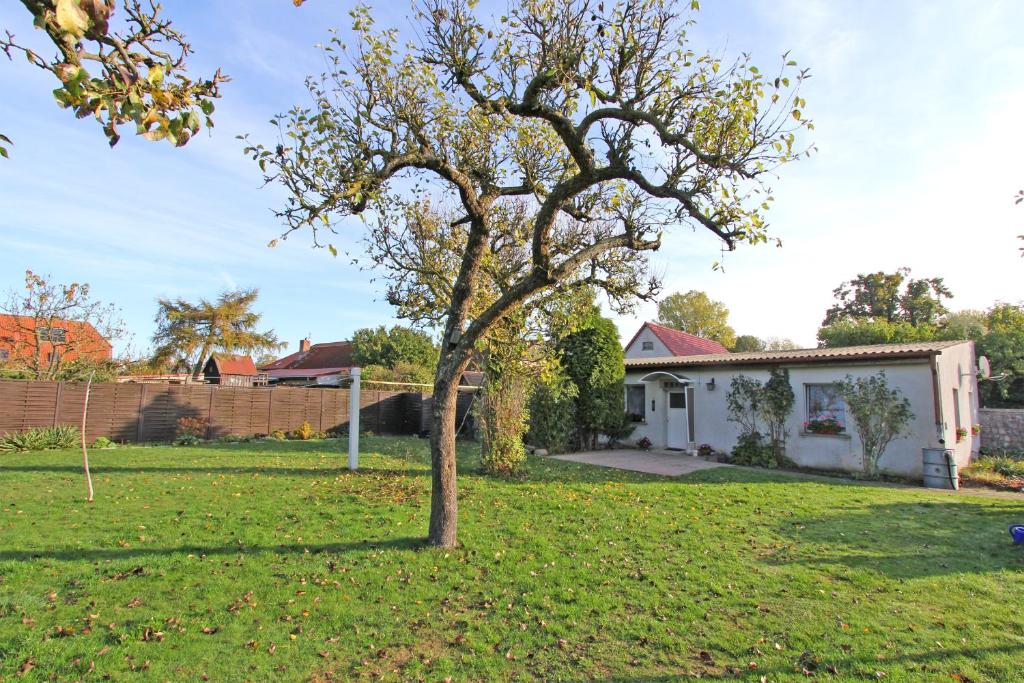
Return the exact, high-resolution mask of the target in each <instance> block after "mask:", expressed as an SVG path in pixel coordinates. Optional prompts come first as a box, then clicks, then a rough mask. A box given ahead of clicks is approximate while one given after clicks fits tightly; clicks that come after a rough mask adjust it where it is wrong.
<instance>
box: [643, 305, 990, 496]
mask: <svg viewBox="0 0 1024 683" xmlns="http://www.w3.org/2000/svg"><path fill="white" fill-rule="evenodd" d="M648 332H650V330H649V324H647V325H645V326H644V328H641V332H640V333H638V335H637V336H636V337H635V338H634V339H633V341H632V342H631V343H630V344H629V345H627V347H626V350H625V356H626V361H625V363H626V380H625V384H626V387H625V390H626V411H627V413H628V414H629V415H631V416H632V418H633V420H634V421H635V422H636V423H637V425H636V426H637V428H636V430H635V431H634V432H633V434H632V436H631V437H630V438H631V439H632V440H634V441H639V440H640V439H641V438H643V437H647V438H648V439H650V441H651V443H652V446H653V447H654V448H662V449H677V450H681V451H691V452H692V451H693V450H694V449H696V448H697V447H698V446H699V445H700V444H708V445H710V446H711V447H712V448H714V449H715V450H716V451H724V452H729V451H731V450H732V448H733V446H734V445H735V443H736V439H737V437H738V436H739V433H740V431H739V427H738V425H736V424H734V423H732V422H729V420H728V419H727V416H728V414H727V411H726V400H725V398H726V394H727V393H728V391H729V386H730V383H731V382H732V379H733V378H734V377H736V376H738V375H745V376H747V377H751V378H754V379H757V380H760V381H762V382H763V381H766V380H767V379H768V376H769V371H770V370H771V368H773V367H779V368H785V369H787V370H788V371H789V381H790V384H791V385H792V387H793V393H794V394H795V396H796V401H795V405H794V408H793V412H792V414H791V415H790V418H789V424H788V429H787V431H788V439H787V441H786V454H787V456H788V457H789V458H791V459H792V460H793V461H795V462H796V463H797V464H798V465H800V466H802V467H808V468H816V469H823V470H832V471H849V472H856V471H860V469H861V444H860V440H859V438H858V437H857V431H856V427H855V425H854V424H853V421H852V419H848V416H847V415H846V407H845V405H844V404H843V400H842V398H840V397H839V396H837V395H836V393H835V391H834V390H833V383H834V382H836V381H837V380H841V379H843V378H845V377H846V376H847V375H851V376H853V377H866V376H870V375H874V374H876V373H877V372H878V371H879V370H884V371H885V374H886V377H887V379H888V382H889V386H890V387H892V388H896V389H899V390H900V391H901V392H902V393H903V395H904V396H906V397H907V399H909V401H910V408H911V411H912V412H913V414H914V417H913V419H912V420H911V423H910V426H909V433H908V434H907V435H905V436H903V437H901V438H898V439H896V440H894V441H893V442H892V444H891V445H890V446H889V448H888V449H887V451H886V452H885V454H884V455H883V457H882V459H881V460H880V461H879V469H880V470H881V471H883V472H887V473H890V474H895V475H900V476H905V477H915V478H916V477H920V476H921V475H922V463H921V457H922V449H923V448H948V449H951V450H953V451H954V453H955V457H956V461H957V464H958V465H959V466H960V467H965V466H966V465H967V464H968V463H969V462H970V460H971V457H972V455H973V454H976V453H977V450H978V446H979V443H980V440H979V438H978V436H977V435H975V434H974V433H973V431H974V430H973V429H972V427H974V426H975V425H977V424H978V385H977V374H978V371H977V364H976V360H975V356H974V344H973V342H968V341H963V342H959V341H946V342H924V343H915V344H882V345H872V346H849V347H842V348H831V349H799V350H793V351H762V352H753V353H697V354H689V355H663V356H656V355H653V354H652V353H651V351H652V349H651V348H646V349H645V348H644V344H643V341H644V339H643V337H644V336H645V335H646V334H647V333H648ZM647 341H651V340H647ZM822 421H828V422H830V423H831V424H833V425H835V423H838V425H839V429H838V430H835V429H833V431H838V433H834V434H823V433H817V432H816V431H811V430H812V429H816V428H817V427H818V426H819V425H820V424H822ZM808 424H811V425H812V427H810V428H809V427H808ZM958 431H959V434H960V436H959V437H958ZM965 432H966V435H964V433H965Z"/></svg>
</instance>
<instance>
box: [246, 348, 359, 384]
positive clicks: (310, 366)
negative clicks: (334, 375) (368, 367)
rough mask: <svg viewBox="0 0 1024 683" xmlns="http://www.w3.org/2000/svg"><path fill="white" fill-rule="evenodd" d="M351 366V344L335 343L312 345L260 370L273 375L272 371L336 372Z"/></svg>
mask: <svg viewBox="0 0 1024 683" xmlns="http://www.w3.org/2000/svg"><path fill="white" fill-rule="evenodd" d="M352 365H353V363H352V342H347V341H337V342H326V343H323V344H313V345H312V346H311V347H309V350H308V351H296V352H295V353H293V354H290V355H287V356H285V357H284V358H279V359H278V360H276V361H274V362H273V363H271V364H270V365H265V366H263V367H262V368H260V369H261V370H263V371H264V372H269V373H271V375H273V372H272V371H274V370H332V371H338V370H345V369H347V368H350V367H352ZM293 376H294V375H293Z"/></svg>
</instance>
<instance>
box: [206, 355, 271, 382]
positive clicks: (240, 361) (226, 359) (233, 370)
mask: <svg viewBox="0 0 1024 683" xmlns="http://www.w3.org/2000/svg"><path fill="white" fill-rule="evenodd" d="M211 360H212V362H213V363H214V364H216V366H217V372H219V373H220V374H221V375H245V376H247V377H255V376H256V375H258V374H259V373H258V372H257V371H256V364H255V363H253V362H252V358H250V357H249V356H228V355H224V354H220V353H215V354H213V358H212V359H211Z"/></svg>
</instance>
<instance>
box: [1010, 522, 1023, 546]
mask: <svg viewBox="0 0 1024 683" xmlns="http://www.w3.org/2000/svg"><path fill="white" fill-rule="evenodd" d="M1010 535H1011V536H1013V544H1014V545H1020V544H1021V543H1024V524H1011V525H1010Z"/></svg>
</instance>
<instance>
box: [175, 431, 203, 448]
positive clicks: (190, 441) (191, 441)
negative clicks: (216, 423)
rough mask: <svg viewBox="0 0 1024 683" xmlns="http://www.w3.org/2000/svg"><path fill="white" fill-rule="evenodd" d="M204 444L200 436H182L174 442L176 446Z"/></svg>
mask: <svg viewBox="0 0 1024 683" xmlns="http://www.w3.org/2000/svg"><path fill="white" fill-rule="evenodd" d="M202 442H203V440H202V439H200V438H199V437H198V436H195V435H194V434H182V435H181V436H179V437H178V438H177V439H175V440H174V445H175V446H198V445H199V444H201V443H202Z"/></svg>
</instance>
